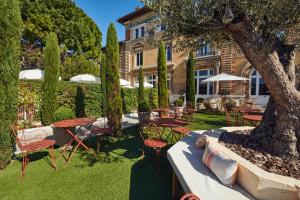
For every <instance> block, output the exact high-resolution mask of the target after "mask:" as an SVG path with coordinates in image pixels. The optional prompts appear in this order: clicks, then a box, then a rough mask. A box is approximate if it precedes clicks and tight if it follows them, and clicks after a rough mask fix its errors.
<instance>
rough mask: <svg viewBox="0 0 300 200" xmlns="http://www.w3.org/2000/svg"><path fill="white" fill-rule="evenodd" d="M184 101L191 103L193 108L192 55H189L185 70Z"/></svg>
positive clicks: (193, 79) (193, 65)
mask: <svg viewBox="0 0 300 200" xmlns="http://www.w3.org/2000/svg"><path fill="white" fill-rule="evenodd" d="M186 101H188V102H191V103H192V106H193V107H195V60H194V54H193V52H191V53H190V54H189V59H188V63H187V68H186Z"/></svg>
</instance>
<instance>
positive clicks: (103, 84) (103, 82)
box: [100, 54, 107, 117]
mask: <svg viewBox="0 0 300 200" xmlns="http://www.w3.org/2000/svg"><path fill="white" fill-rule="evenodd" d="M106 68H107V60H106V54H102V56H101V75H100V77H101V91H102V113H103V117H107V103H106V102H107V90H106Z"/></svg>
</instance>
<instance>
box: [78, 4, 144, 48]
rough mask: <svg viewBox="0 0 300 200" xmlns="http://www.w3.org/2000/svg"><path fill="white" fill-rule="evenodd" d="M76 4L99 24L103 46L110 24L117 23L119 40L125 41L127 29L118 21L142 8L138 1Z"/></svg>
mask: <svg viewBox="0 0 300 200" xmlns="http://www.w3.org/2000/svg"><path fill="white" fill-rule="evenodd" d="M75 2H76V4H77V6H78V7H80V8H81V9H82V10H83V11H84V12H85V13H86V14H87V15H88V16H89V17H91V18H92V19H93V20H94V21H95V22H96V23H97V25H98V27H99V28H100V30H101V32H102V34H103V38H102V45H103V46H105V43H106V32H107V28H108V26H109V23H110V22H114V23H115V25H116V28H117V32H118V39H119V40H124V38H125V33H124V31H125V29H124V27H123V26H122V25H121V24H119V23H118V22H116V20H117V19H118V18H120V17H122V16H124V15H126V14H128V13H130V12H132V11H134V9H135V7H136V6H138V5H140V6H141V4H140V3H139V1H138V0H75Z"/></svg>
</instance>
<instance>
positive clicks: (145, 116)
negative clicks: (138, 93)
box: [138, 101, 150, 123]
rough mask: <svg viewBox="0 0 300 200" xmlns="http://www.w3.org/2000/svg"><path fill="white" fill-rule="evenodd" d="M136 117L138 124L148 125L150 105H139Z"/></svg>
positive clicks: (143, 102)
mask: <svg viewBox="0 0 300 200" xmlns="http://www.w3.org/2000/svg"><path fill="white" fill-rule="evenodd" d="M138 116H139V122H140V123H148V122H149V121H150V104H149V103H148V102H147V101H142V102H140V103H139V106H138Z"/></svg>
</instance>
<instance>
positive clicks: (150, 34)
mask: <svg viewBox="0 0 300 200" xmlns="http://www.w3.org/2000/svg"><path fill="white" fill-rule="evenodd" d="M117 21H118V22H119V23H121V24H122V25H123V26H124V27H125V41H123V42H120V66H121V71H120V73H121V77H122V78H123V79H125V80H128V81H130V82H131V84H132V85H133V84H135V83H136V82H137V80H138V79H137V77H138V69H139V67H143V69H144V75H145V81H146V82H149V83H151V84H153V85H156V84H157V55H158V42H159V40H160V39H161V37H162V34H163V32H164V26H163V25H162V24H161V22H160V19H159V16H157V15H156V14H155V13H153V12H152V11H151V10H150V9H148V8H137V9H136V10H135V11H134V12H132V13H129V14H127V15H125V16H123V17H121V18H119V19H118V20H117ZM298 52H299V51H298ZM299 53H300V52H299ZM188 54H189V50H184V51H180V52H178V51H174V50H173V49H172V44H166V55H167V68H168V87H169V90H170V94H171V98H170V101H174V100H175V99H176V98H178V97H179V96H180V95H183V94H184V93H185V82H186V65H187V60H188ZM195 57H196V67H195V83H196V94H195V95H196V99H197V98H199V97H200V98H209V97H213V96H215V95H217V93H219V92H225V91H226V93H228V92H229V94H230V95H232V96H237V97H244V96H245V95H248V96H249V97H250V99H251V100H253V101H255V102H256V103H257V104H259V105H266V103H267V101H268V98H269V92H268V89H267V88H266V86H265V84H264V82H263V80H262V79H261V77H260V75H259V74H258V73H257V72H256V71H255V70H254V69H253V68H252V67H251V65H250V63H249V62H248V61H247V59H246V58H245V56H244V55H243V53H242V52H241V50H240V49H239V47H238V46H237V45H235V44H225V45H223V46H222V47H221V48H220V49H212V48H211V47H210V45H209V44H205V45H204V46H203V47H202V48H201V49H199V50H198V51H197V52H196V55H195ZM296 63H297V72H298V74H299V73H300V56H297V58H296ZM219 73H227V74H231V75H236V76H243V77H246V78H249V81H247V82H246V83H245V82H223V83H208V84H202V83H201V81H202V80H204V79H206V78H209V77H211V76H213V75H216V74H219ZM299 75H300V74H299ZM298 77H300V76H298Z"/></svg>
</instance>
